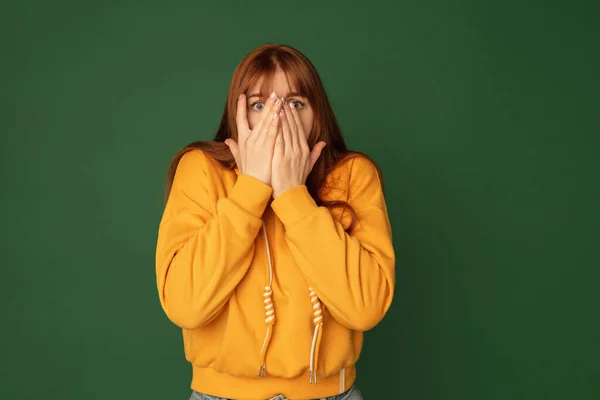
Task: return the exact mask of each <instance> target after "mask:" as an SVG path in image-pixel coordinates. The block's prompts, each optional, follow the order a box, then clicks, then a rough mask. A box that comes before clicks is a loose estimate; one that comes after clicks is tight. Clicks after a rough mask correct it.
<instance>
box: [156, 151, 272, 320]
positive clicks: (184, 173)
mask: <svg viewBox="0 0 600 400" xmlns="http://www.w3.org/2000/svg"><path fill="white" fill-rule="evenodd" d="M215 168H218V166H216V165H214V164H213V163H212V161H211V160H210V159H208V156H207V155H205V154H204V153H202V152H201V151H200V150H192V151H190V152H188V153H186V154H185V155H184V156H183V157H182V159H181V161H180V162H179V165H178V168H177V171H176V173H175V177H174V181H173V186H172V189H171V193H170V196H169V198H168V201H167V204H166V206H165V210H164V213H163V216H162V219H161V222H160V226H159V230H158V239H157V247H156V279H157V285H158V293H159V298H160V303H161V306H162V308H163V310H164V312H165V313H166V315H167V316H168V318H169V319H170V320H171V321H172V322H173V323H175V324H176V325H178V326H180V327H181V328H184V329H194V328H197V327H200V326H202V325H205V324H207V323H208V322H210V321H211V320H212V319H213V318H214V317H215V316H216V315H218V313H219V312H220V311H221V310H222V309H223V306H224V305H225V304H226V303H227V301H228V300H229V298H230V296H231V294H232V293H233V291H234V289H235V287H236V286H237V285H238V283H239V282H240V281H241V280H242V278H243V277H244V275H245V274H246V272H247V270H248V268H249V267H250V263H251V261H252V257H253V254H254V240H255V238H256V235H257V234H258V232H259V231H260V228H261V227H262V220H261V218H262V214H263V212H264V210H265V208H266V206H267V204H268V202H269V199H270V198H271V194H272V188H271V187H270V186H268V185H266V184H265V183H263V182H261V181H259V180H258V179H255V178H253V177H250V176H247V175H239V176H238V178H237V181H236V183H235V184H234V186H233V188H232V189H231V191H230V192H229V195H228V196H227V197H220V198H219V197H218V196H217V193H216V191H215V184H214V183H213V182H212V180H214V179H215V177H216V176H218V174H217V173H216V172H215Z"/></svg>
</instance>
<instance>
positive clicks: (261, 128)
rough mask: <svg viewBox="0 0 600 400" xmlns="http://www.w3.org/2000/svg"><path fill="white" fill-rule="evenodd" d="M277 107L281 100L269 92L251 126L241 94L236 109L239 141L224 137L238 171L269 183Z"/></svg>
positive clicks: (243, 97)
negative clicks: (258, 116) (263, 105)
mask: <svg viewBox="0 0 600 400" xmlns="http://www.w3.org/2000/svg"><path fill="white" fill-rule="evenodd" d="M280 107H281V100H279V98H277V95H276V94H275V93H274V92H273V93H271V96H270V97H269V100H268V101H267V102H266V104H265V108H264V110H263V111H262V112H261V116H260V120H259V121H258V123H257V124H256V126H254V129H252V130H250V127H249V126H248V118H247V115H246V96H245V95H244V94H241V95H240V97H239V98H238V105H237V113H236V124H237V130H238V141H237V142H236V141H235V140H233V139H231V138H228V139H226V140H225V144H226V145H227V146H229V149H230V150H231V154H233V158H234V159H235V163H236V164H237V167H238V169H239V171H240V174H245V175H250V176H252V177H254V178H256V179H259V180H260V181H262V182H264V183H266V184H267V185H271V168H272V159H273V147H274V144H275V139H276V137H277V127H278V125H279V109H280Z"/></svg>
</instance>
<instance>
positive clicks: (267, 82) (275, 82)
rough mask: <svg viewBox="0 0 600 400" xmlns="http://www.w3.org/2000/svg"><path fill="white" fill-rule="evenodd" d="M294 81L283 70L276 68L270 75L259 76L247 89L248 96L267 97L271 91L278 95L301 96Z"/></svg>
mask: <svg viewBox="0 0 600 400" xmlns="http://www.w3.org/2000/svg"><path fill="white" fill-rule="evenodd" d="M294 83H295V82H293V80H292V79H289V78H288V77H287V75H286V74H285V73H284V72H283V71H280V70H278V71H277V72H276V73H275V74H273V75H272V76H270V77H267V76H264V75H263V76H261V77H260V78H259V79H258V80H257V81H256V82H255V83H254V85H252V86H251V87H250V89H249V90H248V92H249V95H248V97H250V96H252V95H257V96H261V97H268V96H269V95H270V94H271V93H272V92H275V93H277V95H278V96H280V97H282V96H283V97H292V96H302V94H301V93H300V90H298V88H297V87H296V86H295V85H294Z"/></svg>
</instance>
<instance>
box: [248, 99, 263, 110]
mask: <svg viewBox="0 0 600 400" xmlns="http://www.w3.org/2000/svg"><path fill="white" fill-rule="evenodd" d="M250 107H251V108H252V109H253V110H254V111H262V109H263V108H265V104H264V103H263V102H260V101H257V102H256V103H252V105H251V106H250Z"/></svg>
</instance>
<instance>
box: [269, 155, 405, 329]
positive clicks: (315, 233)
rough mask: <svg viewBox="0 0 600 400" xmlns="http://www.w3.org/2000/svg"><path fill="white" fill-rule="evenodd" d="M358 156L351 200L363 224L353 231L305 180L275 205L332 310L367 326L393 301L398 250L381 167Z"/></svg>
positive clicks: (347, 322)
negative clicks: (319, 200) (315, 196)
mask: <svg viewBox="0 0 600 400" xmlns="http://www.w3.org/2000/svg"><path fill="white" fill-rule="evenodd" d="M352 162H353V165H352V171H351V174H350V187H349V199H348V202H349V203H350V204H351V205H352V206H353V207H354V209H355V211H356V212H357V218H358V224H357V226H356V227H355V228H354V229H353V231H352V232H351V234H348V233H346V232H345V231H344V227H343V226H342V224H341V223H340V222H338V221H337V220H336V219H335V218H334V216H333V215H332V213H331V212H330V211H329V209H327V208H325V207H318V206H317V205H316V203H315V201H314V200H313V198H312V197H311V196H310V194H309V193H308V190H307V188H306V186H305V185H301V186H296V187H295V188H292V189H290V190H288V191H286V192H284V193H283V194H281V195H280V196H279V197H277V198H276V199H275V200H274V201H273V203H272V204H271V207H272V208H273V210H274V211H275V213H276V214H277V215H278V217H279V219H280V220H281V221H282V222H283V224H284V225H285V230H286V240H287V243H288V245H289V247H290V249H291V252H292V254H293V257H294V259H295V260H296V263H297V264H298V267H299V268H300V270H301V271H302V273H303V275H304V277H305V278H306V280H307V282H308V283H309V285H310V286H311V287H312V288H313V290H314V291H315V294H316V295H317V296H318V297H319V298H320V299H321V301H322V302H323V304H325V306H326V307H327V308H328V309H329V312H330V313H331V315H332V316H333V317H334V318H335V319H336V320H337V321H338V322H339V323H341V324H342V325H344V326H346V327H348V328H350V329H354V330H360V331H366V330H369V329H371V328H373V327H374V326H375V325H377V324H378V323H379V322H380V321H381V319H382V318H383V317H384V315H385V313H386V312H387V310H388V309H389V307H390V305H391V303H392V297H393V293H394V284H395V254H394V248H393V245H392V232H391V226H390V222H389V219H388V214H387V208H386V204H385V200H384V196H383V192H382V187H381V182H380V180H379V176H378V174H377V169H376V168H375V166H374V165H373V164H372V163H371V162H370V161H369V160H368V159H367V158H365V157H357V158H355V159H354V160H353V161H352Z"/></svg>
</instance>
